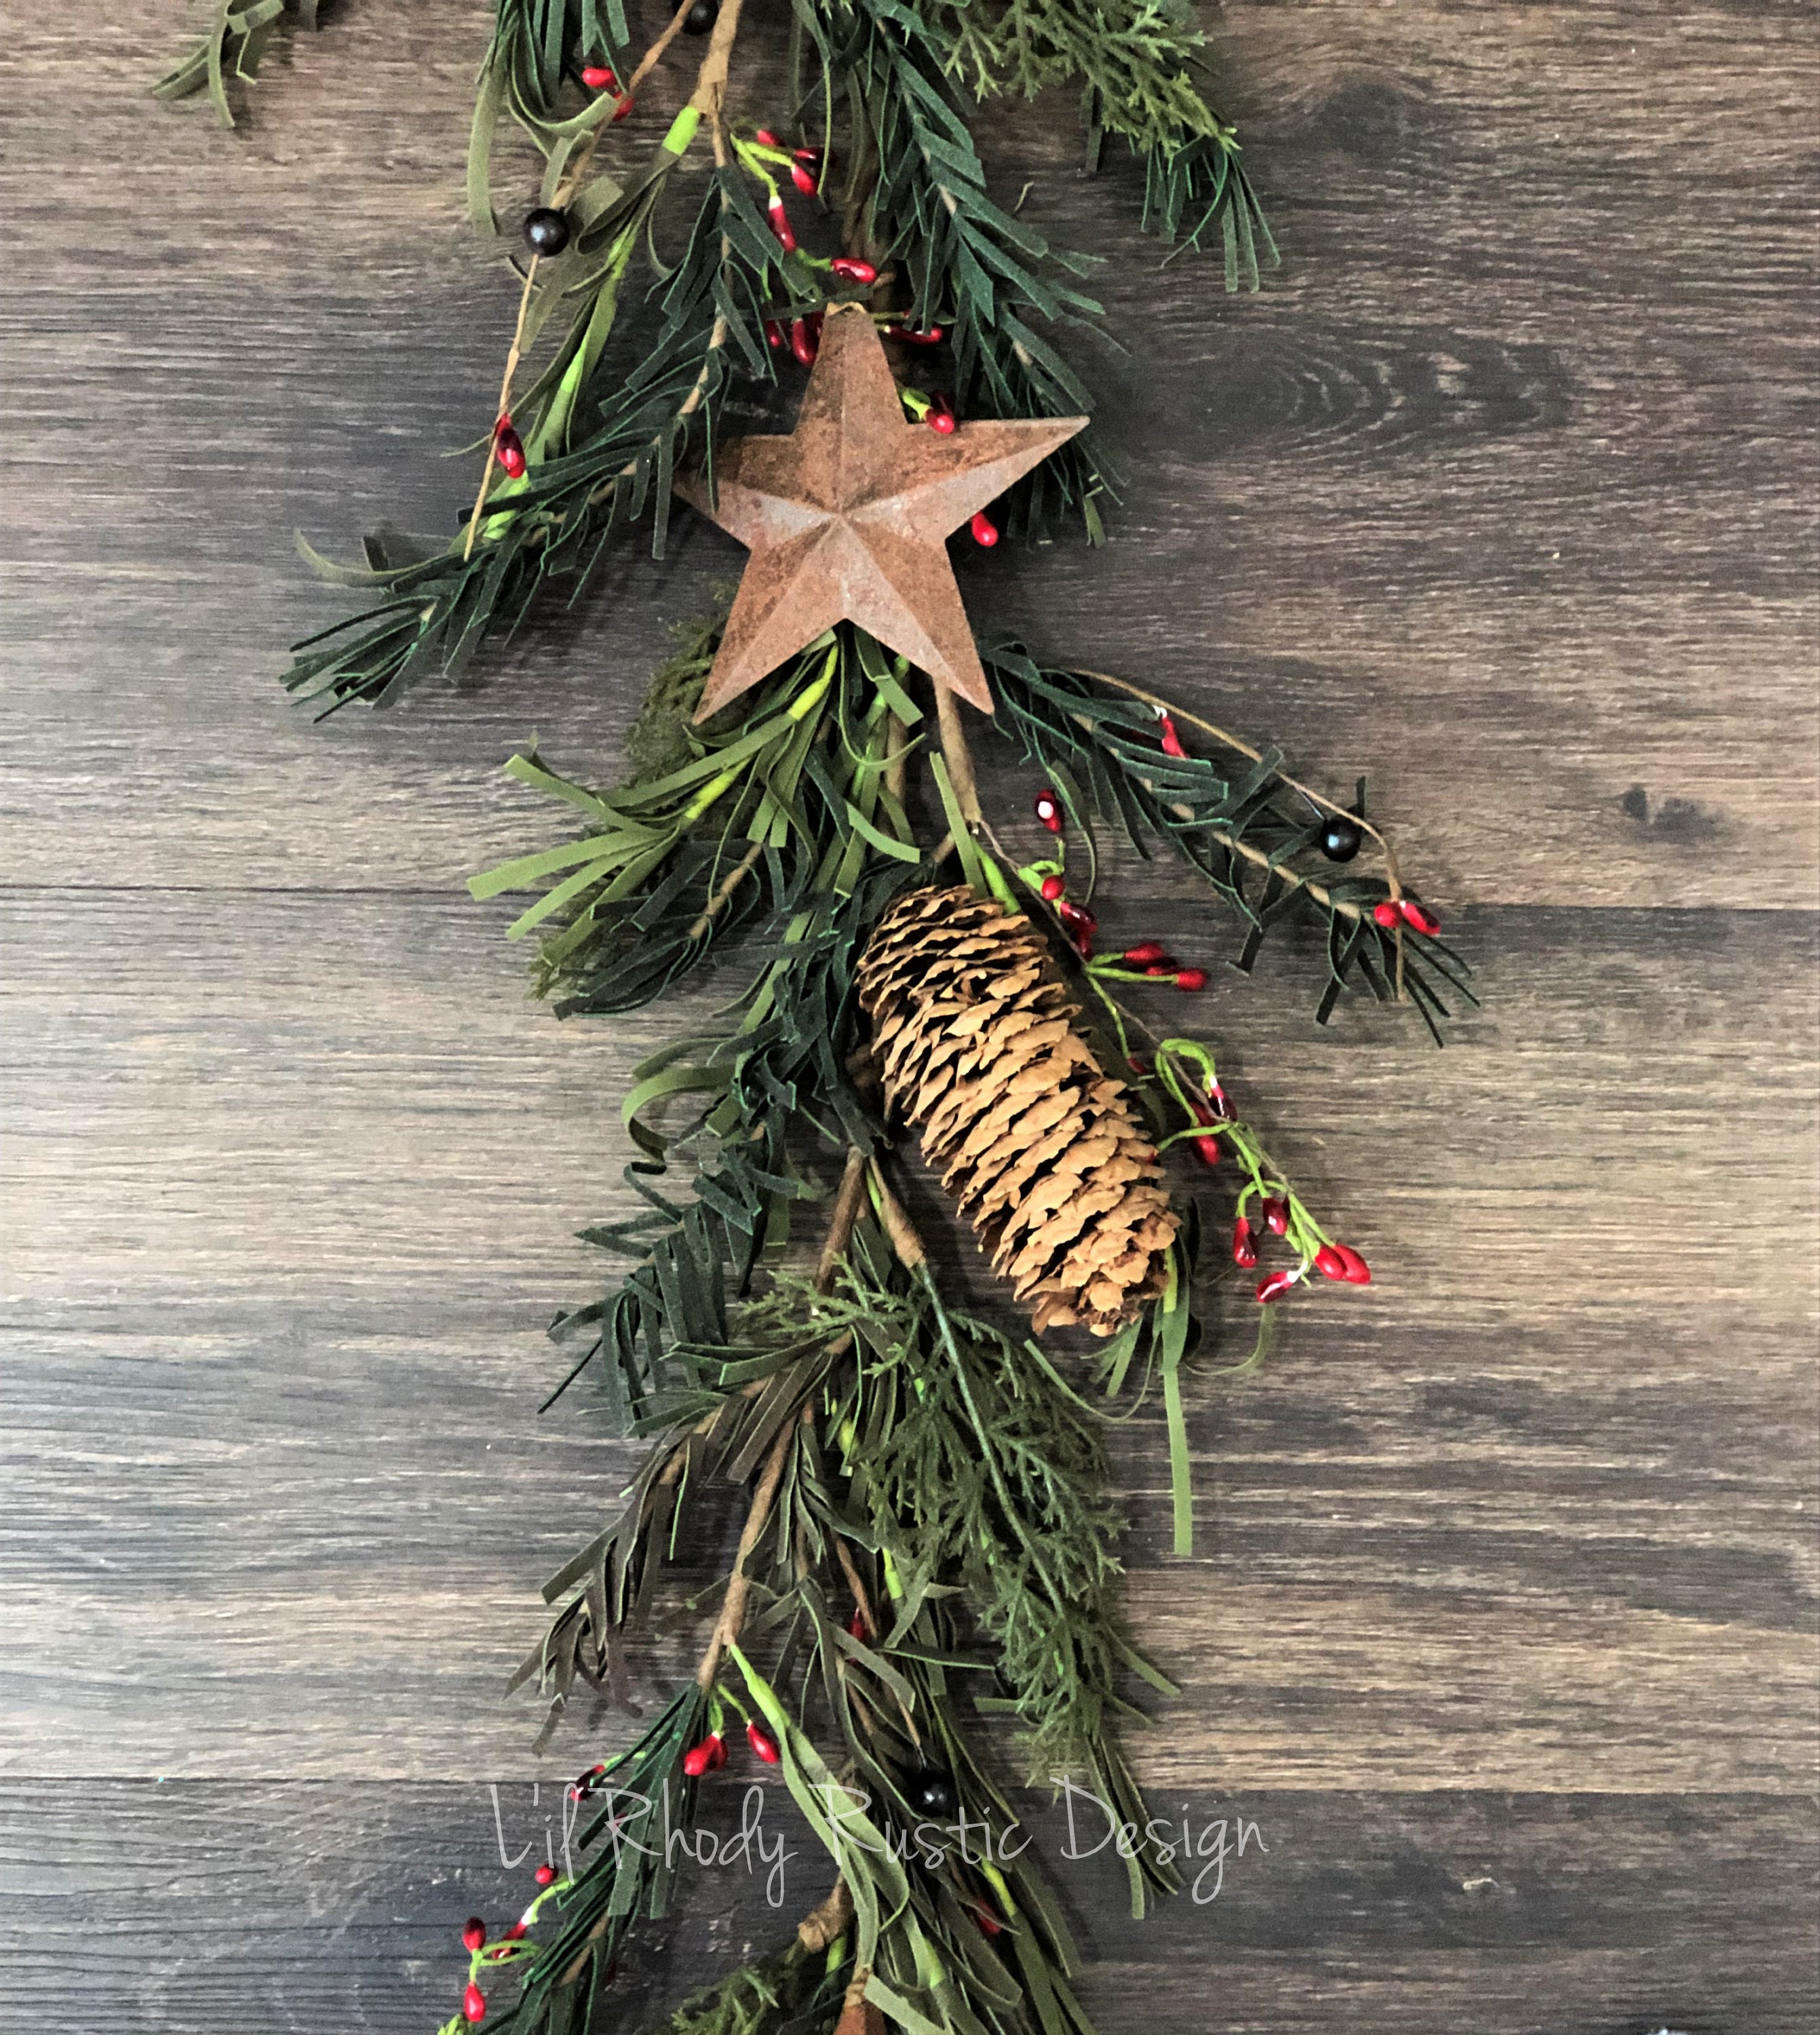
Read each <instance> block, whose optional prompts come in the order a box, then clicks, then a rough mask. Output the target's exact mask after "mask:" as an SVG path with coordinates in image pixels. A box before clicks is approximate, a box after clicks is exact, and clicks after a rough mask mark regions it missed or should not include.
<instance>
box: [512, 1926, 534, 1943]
mask: <svg viewBox="0 0 1820 2035" xmlns="http://www.w3.org/2000/svg"><path fill="white" fill-rule="evenodd" d="M528 1926H529V1925H528V1924H526V1923H524V1922H514V1923H513V1924H512V1926H511V1928H510V1929H508V1930H507V1931H506V1942H507V1943H517V1940H518V1939H519V1938H520V1937H521V1935H524V1933H525V1930H526V1928H528Z"/></svg>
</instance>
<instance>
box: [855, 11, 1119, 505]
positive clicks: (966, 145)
mask: <svg viewBox="0 0 1820 2035" xmlns="http://www.w3.org/2000/svg"><path fill="white" fill-rule="evenodd" d="M819 18H820V17H818V19H819ZM825 19H826V21H827V24H828V25H827V27H826V28H825V29H820V30H818V43H819V48H820V51H821V55H822V61H823V62H824V64H825V66H827V67H828V68H829V73H830V74H831V75H833V74H838V75H840V76H842V77H845V78H846V79H847V81H848V87H849V90H850V92H851V93H852V99H853V103H854V105H855V108H856V114H855V124H856V125H859V126H860V130H861V134H862V137H863V145H864V151H865V152H864V153H863V156H861V158H860V161H859V164H858V165H856V168H857V169H858V171H859V177H860V182H861V186H862V188H863V190H864V194H865V200H864V204H863V208H862V210H861V218H862V221H863V237H864V239H865V240H866V243H867V246H869V247H871V249H872V250H874V252H875V253H876V254H877V255H878V258H879V259H880V260H881V261H887V262H895V263H897V264H898V265H900V266H901V272H902V274H903V276H904V280H905V284H906V286H907V288H908V297H909V304H908V322H909V324H910V325H912V327H913V328H914V329H917V330H920V331H929V330H931V329H942V330H944V331H946V333H947V334H948V338H949V350H950V352H951V354H952V356H953V374H952V380H953V393H954V398H955V404H956V408H957V412H959V414H960V415H961V416H964V417H965V416H968V415H972V416H990V417H1003V418H1013V419H1015V418H1028V417H1061V416H1079V415H1080V414H1081V412H1083V411H1085V410H1087V409H1089V408H1091V407H1092V404H1091V399H1090V397H1089V395H1088V393H1087V390H1086V389H1085V387H1084V386H1083V385H1082V384H1081V381H1080V379H1079V378H1078V377H1077V375H1076V374H1075V373H1074V370H1073V369H1072V368H1071V367H1070V366H1069V364H1068V363H1067V362H1066V360H1065V359H1063V358H1062V355H1061V354H1060V353H1059V352H1058V351H1057V350H1056V347H1055V343H1054V340H1053V339H1052V338H1051V337H1049V336H1048V334H1049V333H1051V331H1053V330H1054V329H1055V328H1057V327H1059V326H1061V325H1070V324H1072V325H1081V324H1082V323H1084V322H1086V321H1089V320H1092V319H1094V318H1097V317H1098V316H1099V314H1100V306H1099V304H1098V303H1096V301H1095V300H1094V299H1092V298H1091V297H1089V296H1087V295H1084V294H1083V293H1082V292H1081V291H1079V290H1077V289H1076V288H1074V286H1073V284H1072V282H1071V281H1070V280H1067V279H1068V278H1070V277H1079V276H1084V275H1085V274H1086V273H1088V272H1089V269H1091V268H1092V263H1091V262H1089V261H1087V260H1086V259H1085V258H1083V257H1081V256H1080V255H1077V254H1072V253H1070V252H1069V251H1068V250H1066V249H1061V248H1057V247H1055V246H1051V243H1049V242H1047V240H1046V239H1044V238H1043V235H1040V234H1039V233H1037V232H1036V231H1034V230H1033V229H1032V228H1030V227H1028V226H1026V225H1025V224H1022V223H1021V221H1020V220H1016V219H1014V218H1013V217H1012V216H1010V214H1009V213H1006V211H1005V210H1004V209H1002V207H1000V206H999V205H996V204H995V203H994V202H993V201H992V199H991V197H990V195H989V194H988V192H987V180H986V171H985V168H984V166H983V164H981V162H980V157H979V155H978V153H977V152H976V149H975V148H974V145H973V138H972V133H971V131H970V130H969V129H968V126H967V122H966V121H965V118H963V117H962V115H961V110H960V108H959V107H958V106H957V104H956V103H955V100H954V97H953V92H952V90H951V89H950V88H949V85H948V82H947V77H946V73H947V72H948V71H949V69H950V68H951V67H952V57H953V45H952V43H950V42H949V40H947V39H946V37H945V36H944V34H943V32H942V28H940V27H939V26H938V24H936V23H935V22H934V21H931V20H930V19H929V18H927V17H925V16H922V15H919V14H918V13H916V11H915V10H914V9H912V8H911V7H909V6H905V5H904V4H902V0H840V5H839V6H831V7H829V9H827V10H826V15H825ZM1039 325H1041V326H1042V327H1043V330H1042V331H1039V329H1038V327H1039ZM1105 486H1106V483H1105V481H1104V479H1103V478H1102V476H1101V475H1100V472H1099V469H1098V467H1097V465H1096V457H1095V454H1094V452H1093V450H1092V446H1091V444H1090V443H1089V442H1084V440H1083V438H1078V437H1077V438H1073V439H1070V441H1069V442H1068V443H1067V444H1066V446H1062V448H1061V450H1059V452H1057V453H1054V454H1052V455H1051V457H1049V458H1048V459H1047V460H1045V461H1043V464H1042V465H1040V467H1038V468H1036V470H1035V471H1034V472H1033V473H1032V474H1031V475H1030V476H1028V478H1027V479H1026V480H1024V481H1021V482H1020V483H1018V485H1017V487H1015V488H1014V489H1013V491H1011V493H1010V495H1009V496H1008V497H1007V498H1006V503H1005V518H1006V528H1008V529H1009V530H1010V531H1011V532H1013V533H1018V532H1021V533H1024V534H1027V535H1036V534H1037V533H1039V532H1041V531H1043V530H1044V529H1045V528H1047V527H1048V526H1049V524H1050V523H1051V520H1052V518H1051V513H1050V509H1049V505H1048V501H1047V496H1048V495H1049V493H1050V492H1051V491H1054V492H1055V494H1057V495H1059V498H1060V506H1061V507H1062V510H1064V511H1066V512H1070V513H1074V514H1077V515H1078V516H1079V517H1081V520H1082V522H1083V524H1084V525H1085V528H1086V530H1087V532H1088V534H1089V536H1090V537H1091V538H1092V539H1093V540H1094V541H1096V542H1097V541H1099V540H1100V537H1101V536H1102V535H1103V531H1102V527H1101V524H1100V512H1099V509H1098V506H1097V504H1096V497H1097V496H1098V495H1100V494H1101V493H1102V492H1103V491H1104V489H1105Z"/></svg>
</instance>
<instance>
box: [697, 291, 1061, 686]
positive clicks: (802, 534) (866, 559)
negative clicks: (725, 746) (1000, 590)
mask: <svg viewBox="0 0 1820 2035" xmlns="http://www.w3.org/2000/svg"><path fill="white" fill-rule="evenodd" d="M1086 422H1087V419H1085V417H1056V418H1054V419H1047V418H1046V419H1040V420H1038V421H1036V422H1034V423H997V422H991V421H987V420H984V419H982V420H981V421H980V422H979V423H970V424H961V425H959V426H957V427H956V428H955V430H954V431H953V433H952V434H950V435H949V436H948V437H946V438H943V437H942V436H940V435H939V434H938V433H936V432H934V431H931V430H930V429H929V428H928V427H927V425H925V424H919V423H907V422H906V421H905V420H904V406H903V404H901V402H900V401H899V400H898V397H897V383H896V382H895V381H894V380H893V378H892V374H891V366H890V363H889V361H888V360H886V358H885V348H884V344H883V342H882V340H880V339H879V337H878V332H877V331H876V329H874V325H873V323H872V319H871V314H870V313H869V312H868V311H867V310H866V309H865V307H863V305H859V304H840V305H837V306H836V307H834V308H833V310H830V311H829V313H828V316H827V322H826V323H825V325H824V327H823V329H822V350H821V352H820V353H819V354H818V356H817V358H816V361H815V366H814V371H812V372H811V374H810V377H809V387H808V390H807V393H806V394H805V395H804V397H803V407H802V410H801V412H799V415H798V416H797V419H796V428H795V431H792V432H791V433H790V434H789V435H788V437H782V436H773V437H768V438H735V439H733V440H731V442H729V443H728V444H727V445H726V446H723V447H722V448H721V449H720V453H719V454H718V455H717V457H716V460H715V462H714V480H715V495H716V498H715V499H714V500H713V502H710V501H709V492H708V483H707V478H706V476H705V474H703V473H701V472H693V473H690V474H686V475H684V476H682V477H681V478H679V480H677V482H676V491H677V493H678V494H679V495H682V496H683V499H684V500H685V501H686V502H691V503H692V504H693V505H694V506H695V507H696V508H698V509H699V510H701V511H702V513H704V514H705V515H708V516H711V517H713V519H714V521H716V523H718V524H719V525H720V527H721V528H722V529H724V530H726V531H728V532H731V535H733V536H735V537H737V538H738V539H739V541H740V542H741V543H742V544H744V545H746V546H747V547H749V548H750V551H751V553H752V555H751V557H750V559H749V560H748V561H747V562H746V571H745V575H744V577H743V578H742V579H741V581H740V582H739V593H738V595H737V596H736V597H735V600H734V603H733V609H732V612H731V614H730V615H728V618H727V628H726V633H725V634H724V635H723V636H722V638H721V639H720V653H719V654H718V655H717V656H716V658H715V660H714V668H713V671H710V672H709V675H708V683H707V685H706V686H705V687H704V689H703V690H702V694H701V705H700V706H699V707H698V709H696V713H695V718H696V719H697V720H706V719H707V717H709V715H710V714H712V713H717V712H718V711H719V710H720V708H722V707H724V705H726V704H727V702H728V701H729V700H730V699H734V698H737V697H738V696H739V694H741V693H743V692H744V691H745V690H746V688H747V687H748V686H754V685H756V684H758V682H759V680H760V679H762V678H764V677H765V675H767V674H768V673H769V672H771V671H775V670H776V669H777V667H778V666H779V665H780V664H782V663H783V662H784V660H785V659H786V658H787V657H789V656H792V655H794V653H795V652H797V651H798V650H800V649H802V648H803V645H805V644H807V643H812V642H814V640H815V638H817V637H818V636H819V635H820V634H822V631H823V630H825V629H829V628H832V627H833V625H834V624H835V623H837V622H842V621H847V622H856V623H859V626H860V627H861V628H862V629H865V630H869V631H870V632H871V634H873V635H874V636H875V637H877V638H878V641H880V642H881V643H882V644H884V645H886V646H887V647H888V648H889V649H893V650H896V651H897V652H898V653H900V654H901V656H905V657H908V659H909V660H910V661H911V663H912V664H916V665H919V666H920V667H921V668H922V669H923V670H924V671H927V673H928V674H929V675H930V677H931V679H934V681H935V683H937V684H938V685H943V686H948V687H949V689H950V690H953V691H954V692H957V693H958V694H960V695H961V698H963V699H968V700H971V701H972V702H973V704H974V705H976V707H979V708H980V709H982V710H983V712H985V713H991V711H992V694H991V689H990V688H989V687H988V686H987V683H986V674H985V672H984V671H983V670H982V669H981V668H980V653H978V651H976V649H974V647H973V632H972V630H971V629H969V628H968V626H967V613H966V610H965V608H964V607H962V606H961V589H959V587H957V585H955V584H954V571H953V566H950V565H949V562H948V552H947V548H946V544H945V543H944V541H943V540H945V539H946V537H947V536H948V535H949V532H950V531H953V530H957V529H959V528H960V527H961V525H962V524H963V523H965V521H967V520H968V517H971V516H972V513H974V511H975V510H977V509H983V508H984V507H985V506H986V505H987V502H990V501H991V500H992V499H993V498H994V497H995V495H1002V494H1003V493H1004V491H1005V490H1006V488H1007V487H1010V485H1011V483H1012V482H1013V481H1014V480H1017V478H1018V477H1019V476H1021V475H1022V474H1025V473H1028V472H1029V470H1030V469H1031V468H1032V467H1033V466H1034V465H1036V463H1037V461H1039V460H1040V459H1043V458H1044V457H1047V455H1048V454H1049V453H1052V452H1053V451H1054V450H1055V448H1056V447H1057V446H1059V445H1062V444H1065V443H1066V442H1067V441H1068V440H1069V439H1070V438H1072V437H1073V436H1074V434H1075V433H1076V432H1077V431H1079V430H1080V429H1081V427H1082V426H1083V425H1085V423H1086Z"/></svg>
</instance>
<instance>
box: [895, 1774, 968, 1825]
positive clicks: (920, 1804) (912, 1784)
mask: <svg viewBox="0 0 1820 2035" xmlns="http://www.w3.org/2000/svg"><path fill="white" fill-rule="evenodd" d="M904 1794H905V1796H907V1797H908V1800H909V1803H910V1806H911V1807H912V1808H913V1809H914V1810H916V1811H917V1813H918V1814H919V1815H924V1816H936V1817H946V1816H951V1815H953V1813H954V1811H956V1810H957V1808H959V1807H960V1806H961V1797H960V1796H959V1795H958V1794H957V1793H956V1792H955V1789H954V1782H953V1778H952V1777H950V1776H949V1775H948V1774H938V1773H937V1772H936V1771H935V1770H934V1768H933V1767H931V1768H928V1769H926V1770H924V1771H923V1773H921V1774H912V1775H911V1777H910V1778H909V1780H908V1782H907V1783H906V1784H905V1785H904Z"/></svg>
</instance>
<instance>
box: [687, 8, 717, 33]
mask: <svg viewBox="0 0 1820 2035" xmlns="http://www.w3.org/2000/svg"><path fill="white" fill-rule="evenodd" d="M719 13H720V0H695V4H694V6H693V7H691V8H690V9H689V11H688V13H686V14H685V15H684V16H683V34H684V35H686V36H705V35H706V34H707V32H708V31H709V29H710V28H713V25H714V23H715V20H716V17H717V16H718V15H719Z"/></svg>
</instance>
